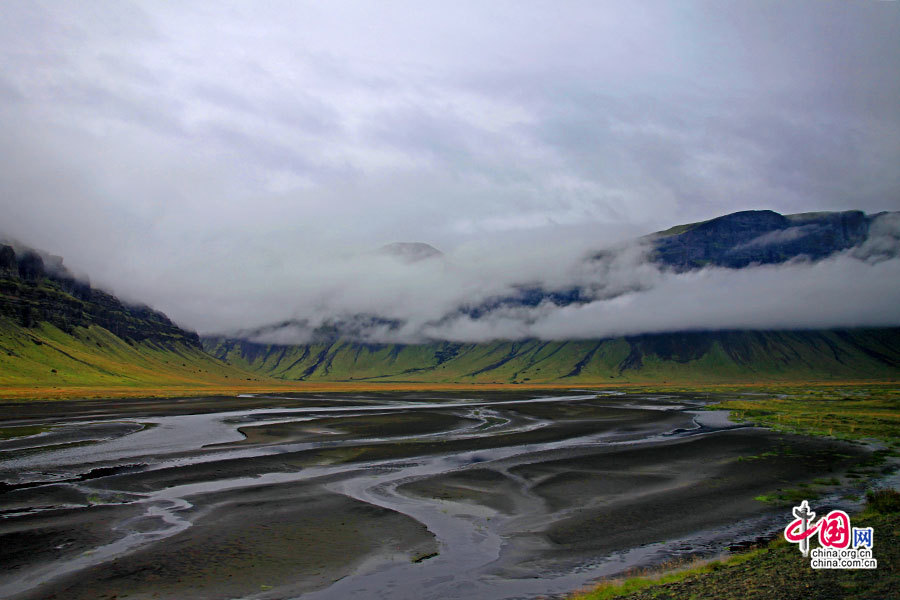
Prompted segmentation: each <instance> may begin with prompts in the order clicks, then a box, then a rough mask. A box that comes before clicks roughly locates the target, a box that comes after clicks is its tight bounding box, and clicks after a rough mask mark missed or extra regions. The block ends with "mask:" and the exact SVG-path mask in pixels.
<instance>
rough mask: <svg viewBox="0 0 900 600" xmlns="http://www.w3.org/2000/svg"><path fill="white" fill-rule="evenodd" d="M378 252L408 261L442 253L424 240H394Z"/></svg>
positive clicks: (415, 260)
mask: <svg viewBox="0 0 900 600" xmlns="http://www.w3.org/2000/svg"><path fill="white" fill-rule="evenodd" d="M378 253H379V254H386V255H388V256H394V257H396V258H399V259H401V260H403V261H404V262H410V263H413V262H419V261H420V260H426V259H429V258H434V257H436V256H443V255H444V253H443V252H441V251H440V250H438V249H437V248H435V247H434V246H432V245H430V244H426V243H424V242H394V243H392V244H387V245H385V246H382V247H381V248H379V249H378Z"/></svg>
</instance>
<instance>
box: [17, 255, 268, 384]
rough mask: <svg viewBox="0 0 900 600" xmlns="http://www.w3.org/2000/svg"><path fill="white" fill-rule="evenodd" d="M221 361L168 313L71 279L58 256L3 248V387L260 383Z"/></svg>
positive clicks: (255, 376) (249, 374)
mask: <svg viewBox="0 0 900 600" xmlns="http://www.w3.org/2000/svg"><path fill="white" fill-rule="evenodd" d="M259 377H260V376H259V375H256V374H253V373H248V372H246V371H243V370H241V369H238V368H235V367H234V366H232V365H229V364H226V363H223V362H222V361H219V360H216V359H215V358H213V357H212V356H210V355H209V354H207V353H206V352H204V350H203V348H202V347H201V345H200V338H199V337H198V335H197V334H196V333H194V332H191V331H186V330H184V329H182V328H181V327H178V326H177V325H175V324H174V323H172V321H170V320H169V318H168V317H166V315H164V314H162V313H161V312H158V311H155V310H153V309H151V308H149V307H146V306H139V305H138V306H136V305H130V304H126V303H124V302H122V301H121V300H119V299H118V298H116V297H115V296H113V295H112V294H109V293H107V292H104V291H102V290H99V289H96V288H93V287H92V286H91V285H90V284H89V283H87V282H84V281H80V280H78V279H76V278H75V277H73V276H72V274H71V273H69V271H68V270H67V269H66V268H65V267H64V266H63V261H62V259H61V258H60V257H56V256H52V255H48V254H45V253H42V252H39V251H37V250H33V249H30V248H26V247H23V246H21V245H19V244H17V245H16V247H14V246H13V245H11V244H0V385H2V386H3V389H4V390H6V391H7V392H8V393H9V392H10V391H11V390H17V389H20V388H57V389H64V388H70V387H76V388H77V387H83V386H93V387H97V386H111V387H114V388H122V387H132V388H139V387H153V388H154V389H157V390H158V389H159V388H160V386H181V387H185V386H187V387H192V386H203V387H208V386H210V385H218V386H222V387H225V386H228V387H232V386H234V385H237V382H239V381H244V382H245V381H246V380H247V379H248V378H249V379H251V380H258V379H259Z"/></svg>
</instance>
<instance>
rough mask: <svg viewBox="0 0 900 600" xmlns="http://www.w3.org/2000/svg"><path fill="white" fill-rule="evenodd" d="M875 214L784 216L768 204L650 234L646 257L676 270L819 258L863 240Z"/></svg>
mask: <svg viewBox="0 0 900 600" xmlns="http://www.w3.org/2000/svg"><path fill="white" fill-rule="evenodd" d="M876 216H877V215H875V216H869V215H866V214H865V213H863V212H861V211H858V210H851V211H846V212H835V213H805V214H799V215H786V216H785V215H780V214H778V213H776V212H773V211H771V210H748V211H742V212H737V213H733V214H730V215H725V216H722V217H718V218H715V219H712V220H710V221H705V222H703V223H693V224H690V225H681V226H679V227H674V228H672V229H670V230H668V231H664V232H661V233H659V234H656V235H654V236H651V240H652V241H653V247H654V252H653V255H652V258H653V260H655V261H656V262H658V263H660V264H662V265H665V266H668V267H671V268H674V269H676V270H678V271H688V270H691V269H697V268H702V267H705V266H717V267H726V268H730V269H740V268H743V267H746V266H748V265H751V264H775V263H782V262H785V261H788V260H791V259H792V258H797V257H801V256H802V257H807V258H809V259H811V260H820V259H822V258H826V257H828V256H830V255H832V254H834V253H835V252H839V251H841V250H846V249H848V248H852V247H853V246H856V245H858V244H860V243H862V242H863V241H865V240H866V238H867V237H868V234H869V226H870V224H871V223H872V221H873V220H874V218H875V217H876Z"/></svg>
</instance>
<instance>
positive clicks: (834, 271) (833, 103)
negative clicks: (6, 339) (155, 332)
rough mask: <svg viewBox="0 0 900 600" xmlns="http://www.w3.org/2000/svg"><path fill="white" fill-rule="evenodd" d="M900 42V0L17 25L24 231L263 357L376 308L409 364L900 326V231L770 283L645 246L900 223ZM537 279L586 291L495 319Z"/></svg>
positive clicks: (209, 12)
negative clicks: (895, 218)
mask: <svg viewBox="0 0 900 600" xmlns="http://www.w3.org/2000/svg"><path fill="white" fill-rule="evenodd" d="M898 38H900V4H898V3H889V2H822V1H819V0H809V1H797V2H790V3H784V2H753V3H749V2H747V3H727V2H725V3H723V2H686V3H678V4H677V5H675V4H672V3H669V2H654V1H641V2H605V3H593V2H571V3H566V4H564V5H559V6H557V5H548V4H545V3H541V2H516V3H506V2H496V3H490V4H488V5H485V4H484V3H476V2H459V3H453V4H452V5H447V4H446V3H434V4H429V3H420V2H385V3H378V4H377V5H376V4H366V3H358V2H329V3H327V4H322V3H302V2H299V3H298V2H266V3H263V4H260V3H253V4H252V5H251V4H244V3H221V4H217V5H215V6H210V5H208V4H204V3H192V2H184V3H177V4H162V3H158V2H99V1H98V2H90V3H65V4H62V3H44V2H30V3H27V4H26V3H13V4H10V5H9V6H6V7H4V11H3V12H2V15H0V65H2V68H0V123H2V127H0V215H2V216H0V232H2V233H3V234H4V235H5V236H8V237H11V238H15V239H17V240H20V241H21V242H22V243H24V244H27V245H30V246H33V247H36V248H41V249H43V250H46V251H48V252H50V253H52V254H57V255H60V256H63V257H64V258H65V261H66V265H67V266H68V267H69V269H70V270H72V271H73V272H74V273H76V274H78V275H79V276H81V277H85V278H89V279H90V281H91V282H92V284H94V285H95V286H98V287H102V288H104V289H107V290H109V291H111V292H113V293H115V294H117V295H118V296H120V297H121V298H123V299H125V300H128V301H133V302H141V303H146V304H149V305H150V306H153V307H154V308H157V309H159V310H162V311H163V312H165V313H166V314H167V315H169V316H170V317H171V318H172V319H173V320H175V321H176V322H177V323H179V324H180V325H182V326H184V327H187V328H190V329H195V330H198V331H199V332H201V333H203V334H216V333H233V332H240V331H244V332H248V331H249V332H256V333H254V335H255V336H256V337H257V338H259V339H261V340H262V341H281V342H294V341H303V340H306V339H309V336H310V335H311V331H313V330H314V329H315V328H316V327H319V326H321V325H323V324H327V323H328V322H331V321H334V320H339V319H349V318H355V317H358V316H359V315H368V316H373V317H378V318H379V319H382V320H384V321H385V322H390V324H386V323H381V324H378V323H380V321H377V322H376V323H375V325H372V326H367V328H366V329H365V331H364V332H362V333H361V334H360V335H361V336H362V338H363V339H366V340H371V341H404V342H413V341H425V340H430V339H452V340H461V341H463V340H464V341H482V340H488V339H494V338H498V337H500V338H507V339H517V338H521V337H540V338H545V339H563V338H566V339H567V338H572V337H598V336H599V337H602V336H607V335H621V334H631V333H640V332H646V331H671V330H684V329H704V328H776V327H777V328H808V327H843V326H883V325H900V313H898V309H897V308H896V307H897V306H900V302H898V301H897V300H898V299H900V298H898V292H897V290H896V289H894V288H897V286H896V284H893V285H892V282H896V281H897V280H898V279H897V277H896V276H897V262H898V261H897V259H896V258H895V257H896V253H892V252H893V250H891V249H892V248H893V246H892V244H893V243H894V242H892V241H891V240H893V239H895V237H896V236H895V234H894V232H895V231H896V223H886V224H881V225H879V227H881V228H883V229H884V230H885V231H886V232H887V233H885V234H884V235H881V234H879V235H877V236H874V237H873V239H876V238H877V240H879V241H878V242H877V243H878V244H880V245H881V247H883V251H882V250H878V249H877V248H874V247H873V248H869V249H868V250H866V254H865V256H863V255H862V254H860V252H862V251H861V250H860V251H857V252H855V253H854V252H847V253H844V254H841V255H839V256H835V257H832V258H830V259H828V260H825V261H821V262H819V263H815V264H809V263H792V264H787V265H782V266H778V267H756V268H750V269H745V270H741V271H729V270H725V269H706V270H702V271H698V272H693V273H683V274H677V273H672V272H667V271H665V270H661V269H660V268H659V267H657V266H655V265H654V264H653V263H652V261H649V260H648V248H647V246H646V244H645V243H642V242H640V241H636V240H638V239H639V238H640V236H642V235H645V234H648V233H651V232H653V231H657V230H661V229H665V228H667V227H670V226H672V225H675V224H679V223H687V222H694V221H700V220H704V219H709V218H712V217H715V216H718V215H721V214H726V213H729V212H734V211H737V210H746V209H762V208H768V209H772V210H775V211H778V212H781V213H785V214H787V213H796V212H805V211H819V210H846V209H860V210H864V211H866V212H869V213H876V212H879V211H884V210H897V209H898V208H900V172H898V170H897V167H896V165H897V164H900V111H898V109H897V107H898V106H900V79H898V78H897V77H896V74H897V72H900V54H898V53H897V51H896V40H897V39H898ZM803 233H804V232H803V231H802V229H800V228H798V230H788V232H781V233H780V234H779V235H780V236H782V238H781V239H784V238H783V236H802V235H803ZM398 241H418V242H425V243H428V244H431V245H433V246H434V247H436V248H438V249H439V250H441V251H442V252H443V256H441V257H435V258H430V259H427V260H422V261H418V262H412V263H409V262H404V261H399V260H396V258H394V257H391V256H386V255H384V254H381V253H379V252H378V249H379V248H380V247H381V246H383V245H385V244H389V243H392V242H398ZM770 241H771V240H768V241H767V240H756V241H755V242H754V243H757V244H765V243H768V242H770ZM874 243H875V242H873V244H874ZM885 249H886V250H885ZM602 250H607V251H608V253H607V254H605V255H604V256H606V258H604V259H602V260H592V259H591V258H590V257H592V256H594V255H595V254H596V253H597V252H599V251H602ZM528 286H540V287H542V288H544V289H548V290H563V289H566V288H568V287H572V286H577V287H579V288H581V289H584V290H585V293H586V294H587V301H586V302H584V303H581V304H578V305H569V306H556V305H554V304H553V303H552V302H550V303H548V302H545V303H543V304H540V305H538V306H535V307H521V306H519V307H510V306H497V307H494V308H493V309H491V310H489V311H487V312H486V313H484V314H482V315H481V316H480V317H479V318H477V319H476V318H473V317H472V315H471V314H469V313H468V312H467V311H466V307H473V306H479V305H482V304H484V303H488V304H490V302H491V300H492V299H497V298H504V297H508V296H510V295H515V294H516V293H517V291H518V290H520V289H522V288H523V287H528ZM287 321H290V322H291V323H290V324H289V325H287V326H285V327H268V326H270V325H272V324H278V323H284V322H287ZM260 328H263V329H264V331H263V330H261V329H260Z"/></svg>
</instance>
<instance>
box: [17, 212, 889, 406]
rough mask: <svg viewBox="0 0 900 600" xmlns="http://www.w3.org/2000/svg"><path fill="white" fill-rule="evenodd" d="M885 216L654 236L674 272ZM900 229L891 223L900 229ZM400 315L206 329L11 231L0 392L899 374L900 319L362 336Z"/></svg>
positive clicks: (856, 248)
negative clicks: (523, 335) (506, 335)
mask: <svg viewBox="0 0 900 600" xmlns="http://www.w3.org/2000/svg"><path fill="white" fill-rule="evenodd" d="M885 219H888V220H890V219H897V213H887V214H879V215H865V214H863V213H860V212H858V211H850V212H845V213H808V214H803V215H779V214H777V213H774V212H771V211H745V212H741V213H735V214H732V215H725V216H723V217H719V218H717V219H712V220H710V221H705V222H702V223H692V224H688V225H681V226H678V227H675V228H672V229H669V230H667V231H663V232H658V233H656V234H652V235H650V236H648V237H647V238H644V240H643V243H644V244H646V245H648V247H649V256H650V259H651V260H653V261H655V262H656V263H657V264H658V265H661V266H662V267H663V268H665V269H672V270H675V271H686V270H692V269H698V268H702V267H704V266H708V265H715V266H718V267H723V268H729V269H740V268H748V267H749V266H751V265H753V264H773V263H779V262H784V261H787V260H792V259H800V258H803V259H804V260H811V261H815V260H822V259H823V258H827V257H828V256H831V255H833V254H835V253H836V252H841V251H848V252H851V253H854V255H859V257H861V258H865V259H866V260H873V259H882V258H887V257H891V256H894V254H892V253H895V252H896V247H897V244H896V243H893V242H892V243H882V242H884V239H888V237H889V235H888V234H885V233H884V231H882V230H883V229H884V227H882V225H883V224H884V223H885V222H886V221H885ZM898 229H900V228H897V227H894V226H891V227H889V228H888V229H887V230H888V231H889V232H891V231H893V232H894V233H893V234H890V235H895V234H896V230H898ZM886 235H887V236H888V237H885V236H886ZM879 236H880V237H879ZM882 238H884V239H882ZM892 239H893V238H892ZM895 241H896V240H895ZM391 248H392V250H390V251H389V252H391V253H393V255H396V256H398V257H399V258H401V259H402V260H404V261H406V260H416V261H419V260H429V259H431V258H434V257H436V256H440V254H439V251H437V250H435V249H434V248H432V247H431V246H427V245H424V244H422V245H419V244H413V245H411V246H410V245H404V244H401V245H399V246H397V245H392V246H391ZM429 248H431V250H433V252H432V251H431V250H428V249H429ZM435 253H438V254H435ZM604 256H605V255H604V254H603V253H598V254H596V255H594V256H590V257H588V258H587V259H586V260H588V261H598V260H599V261H602V260H605V258H604ZM408 257H412V259H409V258H408ZM873 257H874V258H873ZM590 299H591V297H590V295H589V293H588V292H587V291H586V290H585V289H583V288H579V287H569V288H564V289H549V290H547V289H543V288H541V287H540V286H538V285H534V284H531V285H522V286H520V287H519V288H518V289H517V291H516V292H515V293H514V294H511V295H508V296H505V297H502V298H496V299H492V300H491V301H489V302H485V303H481V304H479V305H477V306H469V307H460V308H459V311H460V312H465V313H466V314H468V315H470V316H471V317H472V318H480V315H482V314H486V313H488V312H490V311H491V310H494V309H496V308H497V307H498V306H504V303H506V304H507V305H509V304H512V303H518V304H519V305H526V306H536V305H537V304H539V303H541V302H552V303H554V304H558V305H565V304H572V303H580V302H586V301H589V300H590ZM401 325H402V323H400V322H398V321H396V320H392V319H386V318H384V317H381V316H379V315H371V314H366V315H352V316H348V317H344V318H342V319H334V320H330V321H326V322H324V323H320V324H317V325H315V326H313V325H311V324H309V323H307V322H305V321H299V320H297V321H288V322H283V323H276V324H273V325H272V326H270V327H268V328H261V329H257V330H253V331H246V332H242V334H241V335H239V336H212V337H206V338H203V339H201V338H199V337H198V336H197V334H196V333H194V332H191V331H187V330H185V329H183V328H181V327H179V326H178V325H176V324H175V323H173V322H172V321H171V320H170V319H169V318H168V317H166V316H165V315H164V314H162V313H160V312H158V311H156V310H153V309H152V308H149V307H146V306H140V305H132V304H129V303H126V302H122V301H121V300H119V299H118V298H116V297H115V296H114V295H112V294H109V293H108V292H105V291H103V290H99V289H96V288H94V287H92V286H91V285H90V284H89V283H87V282H86V281H82V280H79V279H78V278H76V277H74V276H72V274H71V273H70V272H69V271H68V270H67V269H66V268H65V267H64V265H63V260H62V259H61V258H59V257H55V256H52V255H49V254H46V253H43V252H40V251H37V250H33V249H30V248H27V247H24V246H22V245H21V244H12V243H0V397H2V396H3V395H4V394H5V395H6V396H7V397H10V396H28V395H31V396H34V395H41V396H57V395H60V396H64V395H73V394H74V395H79V394H85V393H92V394H103V395H120V394H125V393H127V394H131V395H134V394H154V395H156V394H170V393H216V392H221V393H235V392H236V391H240V390H247V391H251V390H260V389H289V388H290V386H292V385H293V386H296V385H297V382H307V383H308V382H355V384H357V385H369V384H376V383H380V382H408V383H417V384H422V385H428V384H437V383H463V384H466V383H472V384H478V383H517V384H537V383H549V384H559V385H562V386H569V385H586V384H594V385H598V384H599V385H617V384H621V383H631V382H637V383H684V384H696V383H704V382H709V383H714V382H766V381H796V380H833V381H834V380H859V379H868V380H894V381H896V380H897V379H898V378H900V327H891V328H881V329H871V328H870V329H836V330H828V331H706V332H703V331H700V332H686V333H661V334H646V335H636V336H625V337H618V338H609V339H598V340H579V341H541V340H535V339H526V340H504V341H496V342H491V343H478V344H475V343H471V344H467V343H451V342H445V341H439V340H437V341H434V342H431V343H422V344H373V343H366V342H364V341H360V340H363V339H365V336H366V335H367V334H368V333H369V332H371V331H372V330H373V329H379V328H380V329H382V330H386V331H393V330H396V329H397V328H399V327H400V326H401ZM291 331H293V332H299V333H302V334H303V335H304V336H305V337H306V338H307V339H309V340H311V341H310V342H309V343H305V344H292V343H288V340H289V338H290V336H289V335H285V334H286V332H287V333H290V332H291ZM251 338H252V340H251Z"/></svg>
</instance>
